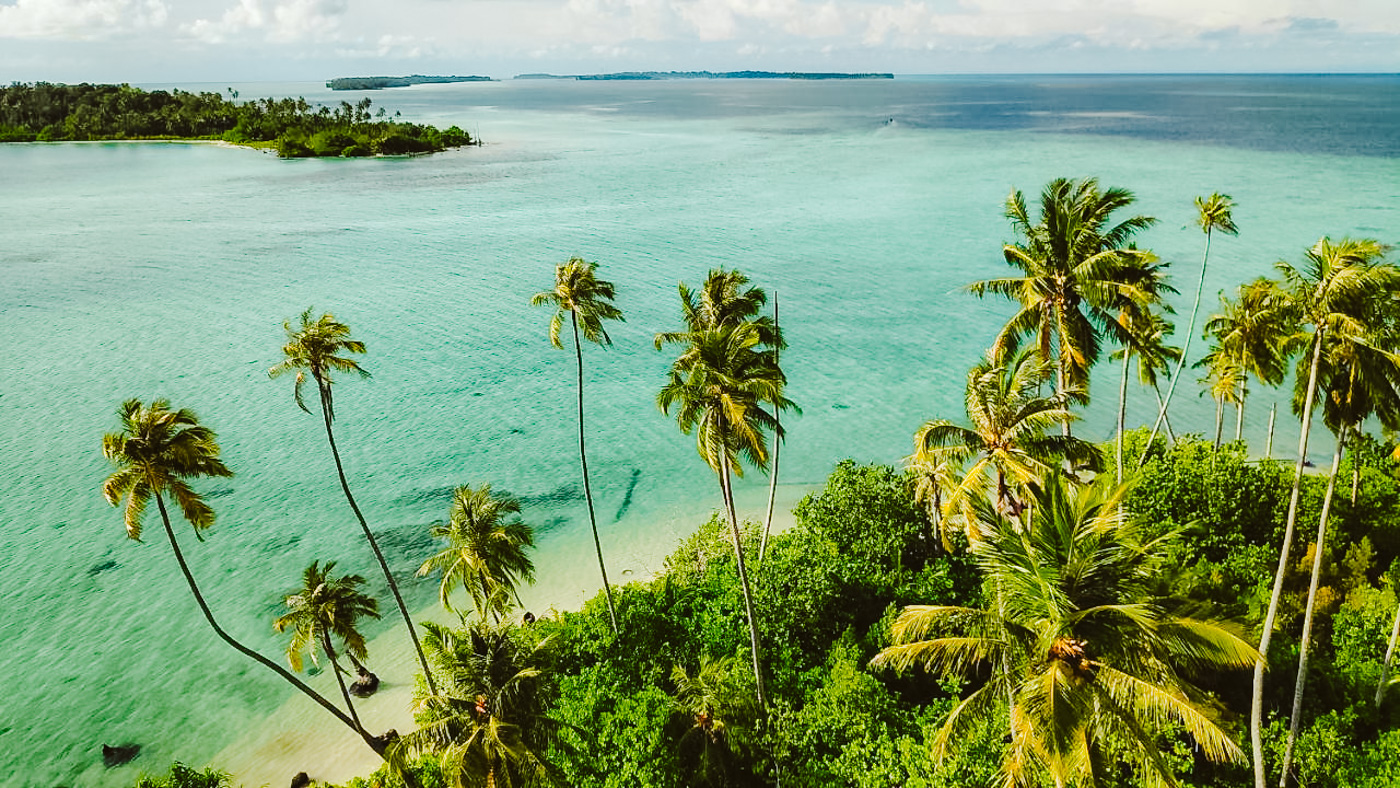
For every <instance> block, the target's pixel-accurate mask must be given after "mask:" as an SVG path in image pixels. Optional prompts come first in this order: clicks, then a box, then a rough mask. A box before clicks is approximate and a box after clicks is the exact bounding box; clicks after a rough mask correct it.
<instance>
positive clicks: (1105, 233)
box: [968, 178, 1156, 435]
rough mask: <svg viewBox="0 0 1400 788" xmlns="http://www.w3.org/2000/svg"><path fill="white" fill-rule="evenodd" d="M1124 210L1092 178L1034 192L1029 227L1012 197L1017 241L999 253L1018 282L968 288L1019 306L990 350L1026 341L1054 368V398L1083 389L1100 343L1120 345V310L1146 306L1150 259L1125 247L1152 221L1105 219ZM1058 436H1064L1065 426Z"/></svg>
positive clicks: (1020, 202)
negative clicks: (1034, 215)
mask: <svg viewBox="0 0 1400 788" xmlns="http://www.w3.org/2000/svg"><path fill="white" fill-rule="evenodd" d="M1132 202H1133V194H1132V192H1130V191H1128V190H1126V189H1118V188H1106V189H1102V190H1100V188H1099V182H1098V180H1097V179H1094V178H1086V179H1084V180H1082V181H1071V180H1068V179H1065V178H1057V179H1055V180H1053V181H1051V182H1050V183H1049V184H1047V185H1046V187H1045V189H1044V191H1042V192H1041V195H1040V217H1039V219H1038V221H1036V222H1034V223H1032V221H1031V217H1030V214H1029V212H1028V211H1027V210H1026V201H1025V197H1024V196H1023V195H1022V194H1021V192H1019V191H1013V192H1012V193H1011V196H1010V197H1008V198H1007V201H1006V216H1007V218H1009V219H1010V220H1011V224H1012V226H1013V227H1014V228H1015V230H1016V231H1017V233H1018V234H1019V235H1021V236H1022V240H1021V241H1019V242H1017V243H1014V244H1006V245H1005V246H1003V247H1002V256H1003V257H1005V258H1006V262H1007V263H1008V264H1009V265H1011V266H1012V267H1013V268H1016V269H1018V270H1019V271H1020V272H1021V273H1022V275H1021V276H1016V277H1006V278H1001V279H988V280H985V281H981V282H974V283H973V284H971V285H969V286H968V290H969V291H970V292H971V293H973V294H974V295H976V296H978V297H981V296H985V295H987V294H988V293H995V294H998V295H1003V296H1006V297H1007V298H1011V299H1013V300H1015V301H1017V302H1018V303H1019V304H1020V309H1019V311H1017V312H1016V314H1015V315H1014V316H1013V317H1012V318H1011V320H1010V321H1009V322H1007V324H1006V326H1005V327H1004V328H1003V329H1002V330H1001V333H1000V334H999V335H998V336H997V339H996V343H995V345H994V347H995V348H996V349H997V351H998V352H999V353H1006V352H1007V351H1013V350H1015V349H1016V347H1017V346H1018V345H1019V343H1020V341H1021V339H1022V338H1023V337H1025V336H1027V335H1034V336H1035V346H1036V348H1037V349H1038V350H1039V352H1040V357H1041V359H1042V360H1044V361H1047V362H1049V361H1051V360H1052V359H1053V360H1054V363H1055V392H1056V393H1057V394H1059V395H1060V396H1061V397H1064V396H1066V394H1067V392H1068V391H1069V389H1070V388H1074V387H1078V388H1086V387H1087V381H1088V371H1089V368H1090V367H1091V366H1093V365H1094V363H1095V362H1096V361H1097V360H1098V356H1099V348H1100V344H1101V342H1102V338H1103V337H1104V336H1105V335H1107V336H1109V337H1110V338H1112V339H1114V340H1115V341H1117V342H1118V343H1119V344H1124V343H1125V342H1126V341H1127V337H1126V333H1127V332H1126V329H1124V327H1123V326H1121V325H1120V324H1119V323H1118V321H1117V319H1116V317H1117V314H1118V312H1119V311H1120V310H1122V309H1123V308H1124V306H1125V305H1126V304H1132V303H1136V304H1139V305H1142V306H1143V307H1145V306H1146V305H1148V304H1149V303H1150V302H1151V300H1152V294H1151V293H1150V292H1148V290H1147V289H1146V288H1150V276H1149V272H1150V271H1151V270H1152V269H1153V266H1152V262H1153V261H1155V259H1156V258H1155V256H1154V255H1153V254H1152V253H1151V252H1148V251H1145V250H1139V249H1137V248H1136V247H1134V246H1132V239H1133V236H1134V235H1136V234H1137V233H1138V232H1139V231H1141V230H1144V229H1146V228H1148V227H1150V226H1151V225H1152V224H1153V223H1154V222H1155V220H1154V219H1152V218H1150V217H1147V216H1133V217H1130V218H1128V219H1124V220H1123V221H1121V222H1118V223H1117V224H1112V223H1111V218H1110V217H1111V216H1112V214H1113V213H1114V212H1115V211H1118V210H1120V209H1123V208H1126V207H1127V206H1129V205H1131V204H1132ZM1063 434H1065V435H1069V422H1068V421H1066V422H1064V426H1063Z"/></svg>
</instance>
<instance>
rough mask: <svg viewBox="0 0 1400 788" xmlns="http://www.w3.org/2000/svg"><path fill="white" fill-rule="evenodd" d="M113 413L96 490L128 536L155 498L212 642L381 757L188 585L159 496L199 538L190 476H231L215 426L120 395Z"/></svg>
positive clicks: (350, 722)
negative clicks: (103, 476) (242, 639)
mask: <svg viewBox="0 0 1400 788" xmlns="http://www.w3.org/2000/svg"><path fill="white" fill-rule="evenodd" d="M117 415H118V416H119V417H120V418H121V430H120V431H118V432H113V433H108V434H106V435H104V436H102V454H103V456H105V457H106V458H107V459H108V460H110V461H111V462H112V464H113V465H115V466H116V467H117V469H116V470H115V471H114V472H113V473H112V475H111V476H109V477H107V480H106V481H105V482H104V483H103V485H102V495H103V497H105V498H106V499H107V502H108V503H110V504H111V505H113V506H122V507H123V510H124V515H125V523H126V535H127V538H129V539H133V540H136V541H138V542H139V541H141V530H142V529H141V521H142V515H143V514H144V513H145V511H146V507H147V506H148V505H149V504H150V502H151V500H152V499H154V500H155V502H156V508H157V509H158V510H159V511H160V519H161V522H162V523H163V524H164V525H165V536H166V538H167V539H168V540H169V541H170V549H171V550H172V551H173V552H174V553H175V561H176V563H178V564H179V565H180V572H181V574H183V575H184V576H185V583H186V584H187V585H189V587H190V593H191V594H193V595H194V600H195V602H196V603H197V604H198V605H199V610H200V612H202V613H203V614H204V619H205V620H206V621H208V622H209V626H210V627H212V628H213V630H214V633H215V634H216V635H218V636H219V639H220V640H222V641H224V642H225V643H227V644H229V645H230V646H232V647H233V648H234V649H235V650H236V651H238V652H239V653H240V654H243V655H244V656H246V657H248V658H250V659H252V660H254V661H256V662H257V663H259V664H260V665H262V666H264V667H266V668H268V669H269V670H271V671H272V672H274V673H276V674H277V675H279V676H281V677H282V678H283V679H285V680H286V681H287V682H288V683H290V684H291V685H292V686H294V687H296V688H297V690H298V691H300V692H301V693H302V694H303V695H306V696H307V697H308V698H310V699H311V700H313V701H315V702H316V703H317V704H319V705H320V706H321V708H323V709H325V710H326V711H327V712H329V713H330V714H331V715H332V716H334V717H335V718H336V719H338V720H340V721H341V722H343V723H345V725H347V726H349V728H350V729H351V730H353V731H355V732H356V733H358V734H359V735H360V736H361V737H362V738H363V739H364V740H365V743H366V744H368V745H369V746H370V747H372V748H373V749H374V751H375V752H376V753H381V754H382V753H383V752H384V744H385V742H384V740H382V739H380V738H378V737H374V736H371V735H369V734H368V733H366V732H365V730H364V728H362V727H360V725H359V723H358V722H357V721H356V720H354V719H353V718H351V717H350V716H347V715H346V714H345V712H343V711H341V710H340V709H339V708H337V707H336V705H335V704H334V703H331V702H330V701H329V700H327V699H326V698H325V697H323V696H322V695H321V694H320V693H318V692H316V691H315V690H313V689H311V688H310V687H308V686H307V685H306V684H305V683H304V682H303V681H302V680H301V679H299V678H297V677H296V676H295V675H293V674H292V673H290V672H288V671H287V669H286V668H283V667H282V666H281V665H278V664H277V663H276V662H273V661H272V660H270V659H268V658H267V657H265V656H263V655H262V654H259V653H258V652H256V651H254V650H252V649H251V648H248V647H247V646H245V645H243V644H242V643H239V642H238V641H237V640H234V638H233V637H232V636H231V635H229V634H228V632H226V631H224V628H223V627H221V626H219V622H218V621H216V620H215V619H214V613H213V611H211V610H210V609H209V604H208V603H207V602H205V600H204V595H203V594H202V593H201V592H200V590H199V585H198V584H197V583H195V580H194V575H193V574H192V573H191V572H190V568H189V565H188V564H186V563H185V554H184V552H183V551H181V550H180V542H179V540H177V539H176V538H175V529H174V528H173V527H172V526H171V524H170V515H169V513H168V512H167V511H166V508H165V496H166V495H169V496H170V497H171V498H173V499H174V500H175V503H176V504H177V505H178V506H179V507H180V512H181V514H183V515H184V517H185V520H187V521H188V522H189V524H190V526H191V527H193V529H194V533H195V536H196V537H198V538H199V539H200V541H203V537H202V536H201V532H202V531H205V530H207V529H208V528H209V527H210V526H212V525H213V524H214V509H213V508H212V507H210V506H209V504H208V503H206V502H205V501H204V499H203V498H202V497H201V496H200V494H199V493H198V492H197V491H196V490H195V489H194V488H193V487H191V486H190V484H189V480H191V479H198V478H201V477H205V476H224V477H227V476H232V475H233V472H232V471H230V470H229V469H228V467H227V466H225V465H224V463H223V461H222V460H220V459H219V444H218V440H217V436H216V435H215V434H214V431H213V430H211V429H209V428H208V427H205V426H203V425H202V424H200V423H199V419H198V417H197V416H195V414H194V412H193V411H190V410H186V409H180V410H171V409H170V402H169V401H168V400H163V399H158V400H155V401H153V402H152V403H151V404H150V405H143V404H142V403H141V400H139V399H130V400H127V401H126V402H124V403H122V405H121V407H120V408H118V409H117Z"/></svg>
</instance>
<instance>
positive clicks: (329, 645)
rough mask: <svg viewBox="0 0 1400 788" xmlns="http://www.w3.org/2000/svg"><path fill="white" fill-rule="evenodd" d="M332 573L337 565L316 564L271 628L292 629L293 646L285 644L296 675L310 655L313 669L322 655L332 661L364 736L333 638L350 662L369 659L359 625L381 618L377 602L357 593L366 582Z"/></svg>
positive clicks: (306, 572)
mask: <svg viewBox="0 0 1400 788" xmlns="http://www.w3.org/2000/svg"><path fill="white" fill-rule="evenodd" d="M334 570H335V562H334V561H327V562H326V565H325V566H321V562H320V561H312V562H311V565H310V566H308V567H306V569H305V570H304V571H303V572H302V573H301V588H298V589H296V590H295V591H292V592H291V593H289V594H287V595H286V596H284V597H283V603H284V604H285V605H286V606H287V612H286V613H283V614H282V615H280V616H278V617H277V618H276V619H274V620H273V622H272V628H273V629H275V630H277V631H278V632H285V631H287V630H289V629H290V630H291V632H292V638H291V642H289V643H288V644H287V662H288V663H290V664H291V666H292V670H295V671H300V670H301V669H302V665H303V664H304V661H303V660H302V654H303V653H305V652H309V653H310V654H311V661H312V663H313V664H319V663H318V662H317V659H316V654H317V652H318V651H319V652H320V653H321V654H324V655H325V657H326V659H328V660H330V663H331V672H333V673H335V680H336V682H337V683H338V684H339V685H340V694H341V697H343V698H344V699H345V706H346V708H348V709H349V710H350V718H351V719H352V720H354V721H355V724H356V725H359V726H360V728H361V730H363V728H364V726H363V725H362V724H361V723H360V717H359V715H358V714H356V713H355V703H354V702H353V701H351V700H350V688H349V687H347V686H346V684H345V676H343V675H342V673H343V672H344V671H343V669H342V668H341V667H340V662H339V661H338V660H337V659H336V648H335V643H334V641H333V640H332V638H333V637H334V639H335V640H338V641H340V644H341V647H342V648H343V649H344V653H345V654H346V655H348V656H349V657H350V658H351V659H354V660H357V661H358V660H363V659H367V658H368V656H369V652H368V650H367V649H366V647H365V636H364V635H363V634H361V632H360V629H359V620H360V619H361V618H362V617H366V616H368V617H369V618H379V602H378V601H377V600H376V599H375V598H374V597H372V596H368V595H366V594H364V593H362V592H361V591H360V590H359V586H362V585H364V583H365V579H364V578H363V577H361V576H359V575H341V576H340V577H336V576H335V575H333V574H331V573H332V572H333V571H334ZM356 664H358V662H357V663H356Z"/></svg>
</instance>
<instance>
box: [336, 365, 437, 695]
mask: <svg viewBox="0 0 1400 788" xmlns="http://www.w3.org/2000/svg"><path fill="white" fill-rule="evenodd" d="M317 383H318V384H320V381H319V380H318V381H317ZM318 388H320V390H321V415H322V416H323V417H324V419H325V422H326V440H327V441H329V442H330V444H331V456H332V457H334V458H335V472H336V474H337V475H338V476H339V477H340V489H341V490H343V491H344V492H345V500H346V501H349V502H350V509H351V511H353V512H354V513H355V519H357V520H359V521H360V530H362V531H364V533H365V539H366V540H367V541H368V542H369V547H370V549H371V550H373V551H374V557H375V558H376V559H377V560H378V561H379V568H380V569H382V570H384V579H385V580H387V581H388V582H389V590H390V591H392V592H393V594H394V601H395V602H397V603H398V605H399V612H400V613H401V614H403V620H404V623H405V624H407V625H408V636H409V637H410V638H412V639H413V649H414V650H415V651H417V652H418V663H419V664H420V665H422V666H423V678H424V679H425V680H426V681H427V682H428V692H430V693H431V694H433V695H436V694H437V685H436V684H434V683H433V671H432V669H430V668H429V667H428V657H427V656H426V655H425V654H424V653H423V646H422V644H420V643H419V642H418V631H417V630H416V629H414V628H413V619H412V618H409V615H408V606H407V605H405V604H404V603H403V595H402V594H400V593H399V584H398V583H395V582H394V574H393V573H392V572H390V571H389V563H388V562H387V561H385V560H384V553H382V552H381V551H380V550H379V543H378V542H376V541H375V540H374V534H373V533H372V532H371V531H370V530H369V523H366V522H365V516H364V514H362V513H361V512H360V507H359V505H358V504H356V503H355V496H354V495H351V494H350V483H349V482H348V481H346V480H345V466H344V465H342V464H341V462H340V449H338V448H336V445H335V431H334V430H332V429H331V418H332V416H331V412H332V411H331V392H330V389H329V388H328V387H327V386H325V385H318Z"/></svg>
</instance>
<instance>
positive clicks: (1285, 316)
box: [1205, 277, 1296, 440]
mask: <svg viewBox="0 0 1400 788" xmlns="http://www.w3.org/2000/svg"><path fill="white" fill-rule="evenodd" d="M1237 292H1238V298H1237V299H1236V300H1233V301H1232V300H1230V299H1228V298H1224V297H1222V298H1221V299H1220V312H1218V313H1216V314H1214V315H1211V316H1210V318H1209V319H1208V320H1206V324H1205V334H1206V335H1207V336H1210V337H1212V338H1213V340H1214V342H1213V347H1212V350H1211V352H1212V353H1213V354H1223V355H1226V356H1229V357H1230V358H1232V359H1233V363H1234V365H1235V366H1236V367H1237V368H1238V369H1239V370H1240V371H1241V372H1242V373H1244V374H1246V375H1252V376H1254V378H1255V379H1256V380H1258V381H1259V382H1260V383H1263V384H1265V385H1267V386H1277V385H1279V384H1280V383H1282V382H1283V378H1284V373H1285V371H1286V366H1287V365H1286V361H1287V356H1286V348H1283V347H1282V346H1281V343H1282V340H1283V338H1284V337H1285V336H1286V335H1287V334H1288V333H1289V332H1290V330H1291V328H1292V326H1293V325H1295V324H1296V318H1295V315H1294V313H1293V311H1292V310H1291V309H1290V308H1289V303H1288V301H1287V299H1285V298H1283V294H1282V292H1281V291H1280V290H1279V287H1278V283H1277V282H1275V281H1274V280H1272V279H1266V278H1264V277H1260V278H1258V279H1256V280H1254V281H1253V282H1250V283H1248V284H1244V285H1240V287H1239V290H1238V291H1237ZM1244 384H1245V379H1244V378H1243V377H1242V378H1241V381H1240V386H1241V389H1240V392H1239V396H1238V400H1239V408H1238V410H1237V413H1236V416H1237V418H1236V420H1235V440H1240V439H1241V437H1242V432H1243V425H1244V400H1245V393H1246V392H1245V390H1244Z"/></svg>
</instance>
